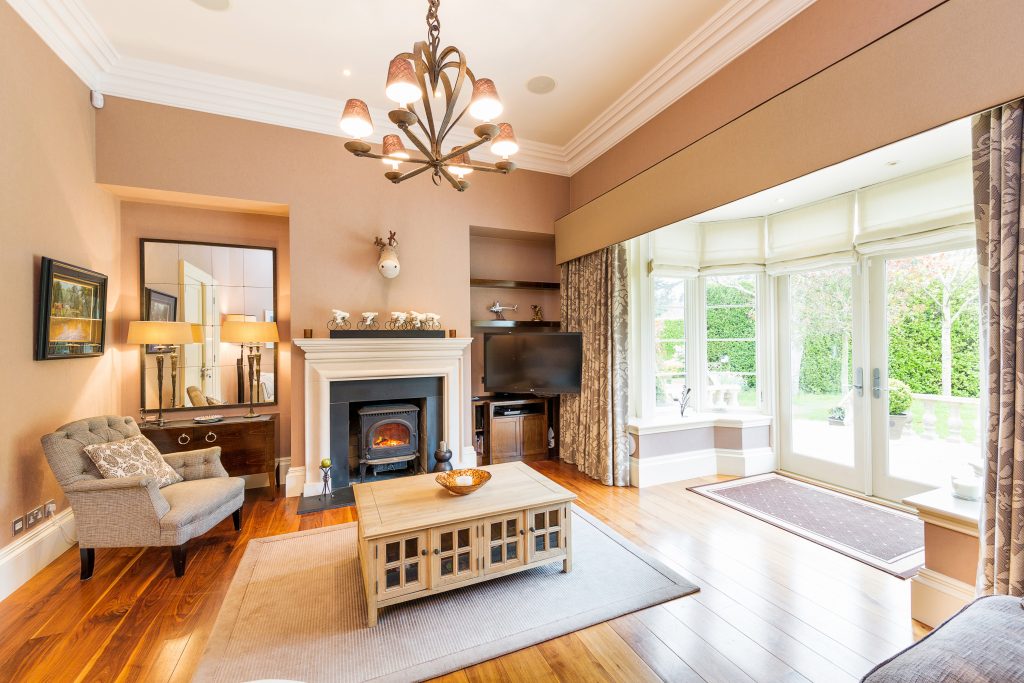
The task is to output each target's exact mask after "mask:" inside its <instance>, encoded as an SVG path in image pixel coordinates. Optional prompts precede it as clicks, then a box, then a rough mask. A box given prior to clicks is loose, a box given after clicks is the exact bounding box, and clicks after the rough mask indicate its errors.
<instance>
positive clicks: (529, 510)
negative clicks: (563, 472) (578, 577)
mask: <svg viewBox="0 0 1024 683" xmlns="http://www.w3.org/2000/svg"><path fill="white" fill-rule="evenodd" d="M483 469H485V470H487V471H489V472H490V473H491V480H490V481H489V482H488V483H487V484H485V485H484V486H483V487H482V488H480V489H478V490H477V491H475V492H474V493H471V494H469V495H468V496H453V495H452V494H450V493H448V491H446V490H445V489H444V488H442V487H441V485H440V484H438V483H437V482H436V481H435V480H434V478H435V476H436V475H434V474H421V475H417V476H413V477H401V478H398V479H390V480H387V481H378V482H372V483H369V484H356V485H354V486H353V490H354V492H355V498H356V510H357V511H358V513H359V560H360V565H361V567H362V572H363V587H364V589H365V591H366V617H367V622H368V625H369V626H375V625H376V624H377V611H378V609H380V608H381V607H386V606H387V605H394V604H396V603H399V602H405V601H406V600H415V599H416V598H421V597H423V596H425V595H433V594H434V593H441V592H444V591H448V590H452V589H453V588H461V587H462V586H468V585H470V584H473V583H479V582H481V581H487V580H488V579H493V578H495V577H498V576H504V575H506V574H513V573H515V572H520V571H523V570H524V569H532V568H533V567H539V566H541V565H546V564H551V563H552V562H561V563H562V571H564V572H568V571H570V570H571V569H572V502H573V501H574V500H576V494H574V493H572V492H571V491H569V490H567V489H564V488H562V487H561V486H559V485H558V484H556V483H555V482H553V481H551V480H550V479H548V478H547V477H545V476H543V475H542V474H539V473H538V472H536V471H534V470H533V469H531V468H530V467H528V466H526V465H524V464H523V463H519V462H514V463H506V464H503V465H490V466H488V467H484V468H483Z"/></svg>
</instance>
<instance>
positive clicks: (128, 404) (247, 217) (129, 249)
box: [108, 202, 301, 457]
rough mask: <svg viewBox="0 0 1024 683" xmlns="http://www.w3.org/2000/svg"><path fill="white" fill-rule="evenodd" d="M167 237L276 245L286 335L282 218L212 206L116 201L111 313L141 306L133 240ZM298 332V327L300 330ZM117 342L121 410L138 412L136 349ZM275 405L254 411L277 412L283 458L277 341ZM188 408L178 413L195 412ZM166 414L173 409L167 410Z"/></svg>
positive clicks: (285, 410)
mask: <svg viewBox="0 0 1024 683" xmlns="http://www.w3.org/2000/svg"><path fill="white" fill-rule="evenodd" d="M142 238H151V239H171V240H179V241H182V242H217V243H220V244H239V245H245V246H250V247H273V248H274V249H276V250H277V326H278V332H279V333H280V335H281V339H291V338H292V335H291V327H290V321H291V291H290V282H291V277H290V272H289V271H290V266H291V259H290V258H289V252H288V247H289V240H288V218H287V217H283V216H266V215H260V214H255V213H239V212H235V211H214V210H208V209H197V208H192V207H187V206H170V205H159V204H144V203H139V202H123V203H122V204H121V255H122V258H121V288H120V290H121V297H120V301H119V305H118V307H117V317H118V318H119V319H120V320H122V321H125V320H137V319H138V317H139V315H140V312H141V310H142V308H141V305H140V302H139V296H140V290H141V286H140V284H139V240H140V239H142ZM300 335H301V332H300ZM108 341H113V342H116V343H118V344H119V346H120V347H121V348H122V353H123V354H124V356H123V357H124V365H123V368H122V373H121V396H122V398H123V402H122V406H123V411H124V413H125V415H132V416H137V415H138V413H139V397H140V394H139V381H140V378H139V353H140V352H139V351H138V350H136V349H135V348H134V347H127V346H125V345H123V344H120V342H122V341H123V339H122V338H120V337H119V338H116V339H113V338H109V339H108ZM278 365H279V370H278V371H277V378H276V381H277V396H278V404H277V405H276V406H267V407H264V408H260V412H266V413H279V414H280V415H281V418H280V422H279V428H278V438H279V440H280V443H279V452H280V455H281V457H288V455H289V451H290V448H291V441H290V439H291V421H290V420H289V417H290V415H291V412H290V411H291V391H290V390H291V344H290V343H289V342H287V341H286V342H282V343H281V344H280V345H279V346H278ZM247 410H248V409H247V408H218V409H217V412H219V413H222V414H225V415H243V414H245V412H246V411H247ZM195 414H196V413H194V412H189V413H184V414H183V415H182V416H184V415H195ZM169 417H170V418H171V419H173V418H174V414H173V413H171V414H170V415H169Z"/></svg>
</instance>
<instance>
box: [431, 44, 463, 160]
mask: <svg viewBox="0 0 1024 683" xmlns="http://www.w3.org/2000/svg"><path fill="white" fill-rule="evenodd" d="M449 51H451V52H452V53H453V54H457V55H458V56H459V61H458V76H456V77H455V83H454V84H453V85H452V91H451V95H448V96H447V101H446V102H445V105H446V106H445V111H444V117H443V118H442V119H441V125H440V126H439V132H440V134H439V135H438V144H440V142H441V141H442V140H444V138H445V135H446V134H447V132H448V131H449V130H450V126H449V125H448V124H449V123H450V122H451V120H452V114H453V113H454V112H455V107H456V106H457V105H458V101H459V95H461V94H462V84H463V83H464V82H465V80H466V57H465V55H463V54H462V51H461V50H459V49H458V48H453V47H449V48H445V53H448V52H449ZM449 65H452V66H455V62H448V63H446V64H444V65H443V66H442V69H445V68H450V67H449ZM445 75H447V74H445ZM446 85H447V84H446ZM446 90H447V88H446Z"/></svg>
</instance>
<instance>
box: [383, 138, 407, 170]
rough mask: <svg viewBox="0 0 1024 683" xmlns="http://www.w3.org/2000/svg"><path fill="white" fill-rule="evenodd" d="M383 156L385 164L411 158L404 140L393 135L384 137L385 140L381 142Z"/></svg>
mask: <svg viewBox="0 0 1024 683" xmlns="http://www.w3.org/2000/svg"><path fill="white" fill-rule="evenodd" d="M381 154H382V155H384V157H385V159H384V163H385V164H390V163H392V162H394V161H400V160H403V159H408V158H409V152H407V151H405V145H403V144H402V138H400V137H398V136H397V135H395V134H393V133H390V134H388V135H385V136H384V140H383V141H382V142H381Z"/></svg>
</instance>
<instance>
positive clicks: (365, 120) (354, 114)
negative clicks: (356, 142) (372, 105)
mask: <svg viewBox="0 0 1024 683" xmlns="http://www.w3.org/2000/svg"><path fill="white" fill-rule="evenodd" d="M338 125H339V126H340V127H341V130H342V131H343V132H344V133H345V134H346V135H348V136H349V137H353V138H356V139H360V138H365V137H366V136H368V135H370V134H371V133H373V122H372V121H370V109H369V107H367V106H366V102H363V101H362V100H356V99H352V100H349V101H348V102H346V103H345V111H344V112H342V114H341V121H340V122H339V123H338Z"/></svg>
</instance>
